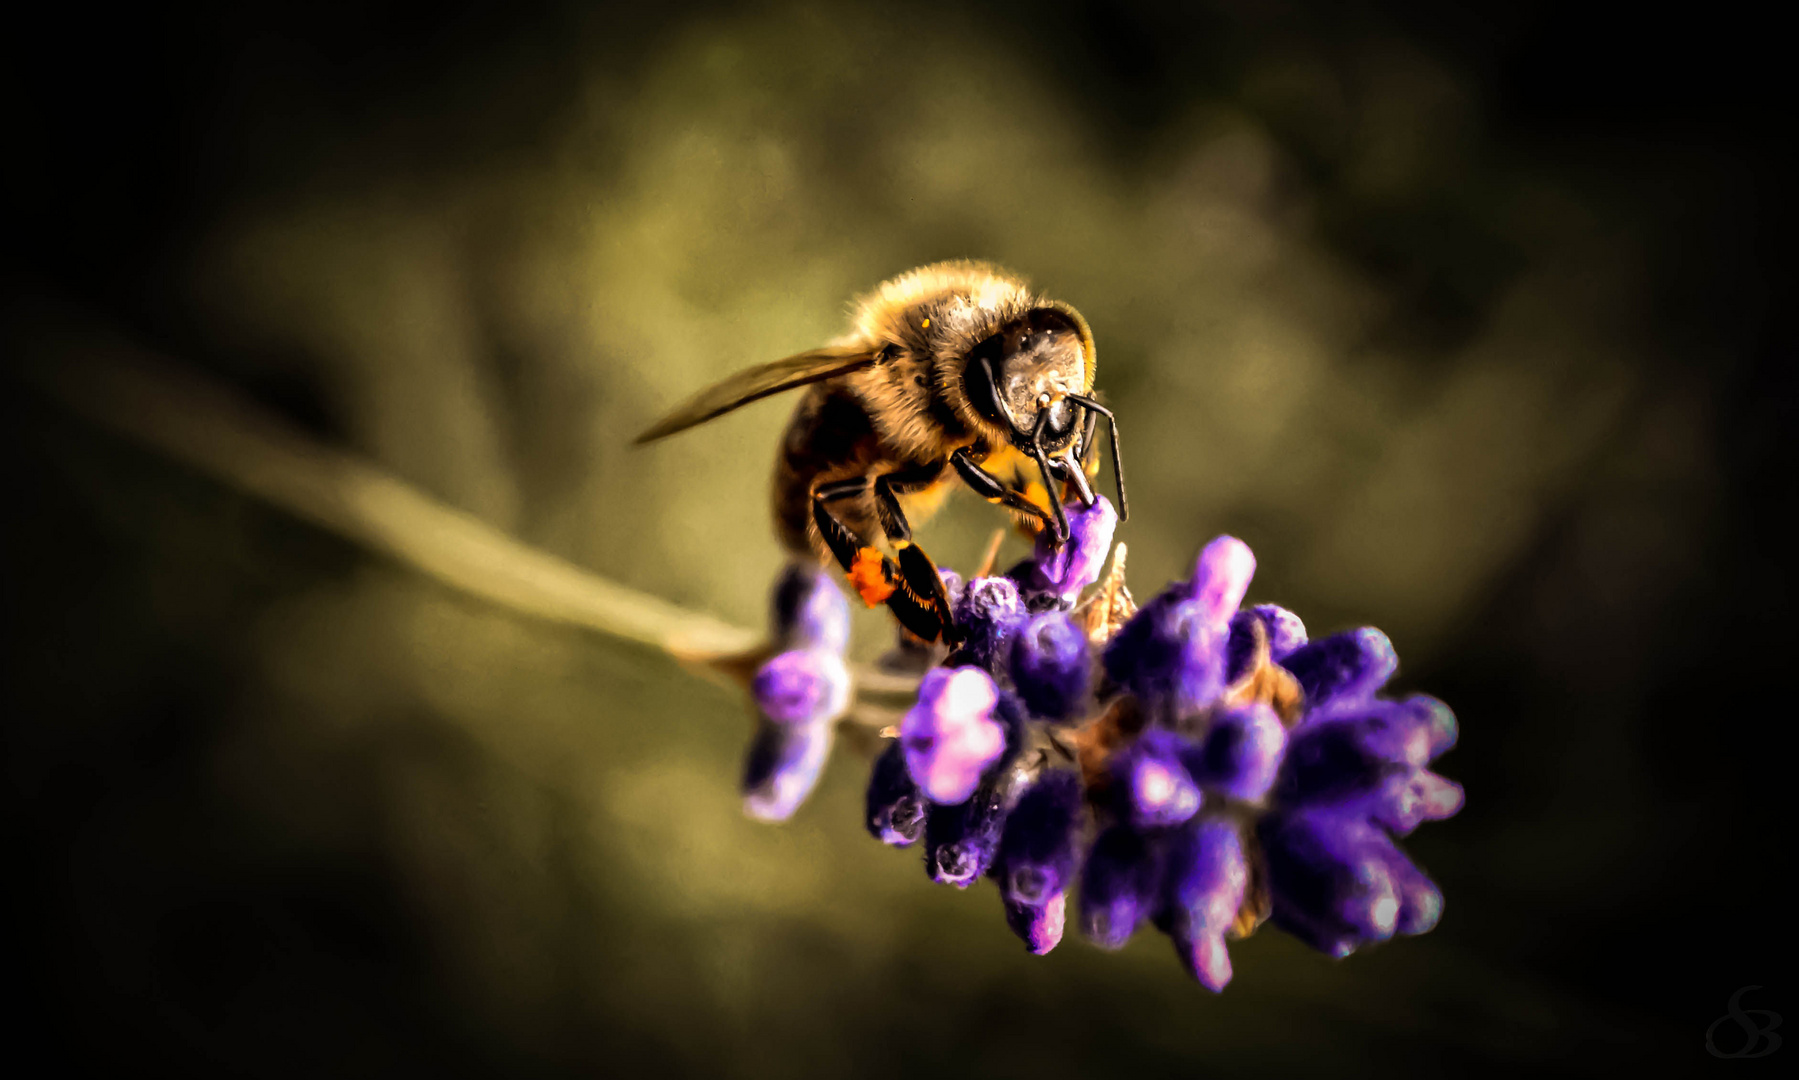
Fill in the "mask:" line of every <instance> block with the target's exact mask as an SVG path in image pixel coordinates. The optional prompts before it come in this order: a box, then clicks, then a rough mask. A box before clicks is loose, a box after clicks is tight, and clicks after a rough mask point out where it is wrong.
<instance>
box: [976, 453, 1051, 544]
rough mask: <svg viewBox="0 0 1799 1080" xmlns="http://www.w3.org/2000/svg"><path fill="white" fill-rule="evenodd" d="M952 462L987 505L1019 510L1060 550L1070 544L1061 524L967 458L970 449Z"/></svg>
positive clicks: (1041, 508)
mask: <svg viewBox="0 0 1799 1080" xmlns="http://www.w3.org/2000/svg"><path fill="white" fill-rule="evenodd" d="M949 460H950V464H952V465H954V466H955V467H956V472H957V473H958V474H960V475H961V477H962V482H963V483H965V484H967V485H968V486H969V487H971V488H973V489H974V492H975V494H977V495H979V496H981V497H982V498H983V499H986V500H987V501H988V502H991V503H998V504H1000V505H1001V506H1004V507H1006V508H1007V509H1009V510H1017V511H1019V512H1020V513H1025V514H1029V515H1031V516H1032V517H1034V518H1036V519H1037V521H1038V522H1039V523H1040V524H1041V526H1042V527H1043V528H1045V529H1048V530H1049V535H1050V536H1051V538H1053V539H1054V540H1055V542H1056V546H1057V547H1060V546H1062V545H1063V544H1065V543H1067V542H1068V532H1067V530H1066V529H1065V528H1064V527H1063V526H1062V523H1061V522H1059V521H1057V520H1056V519H1055V518H1054V517H1052V516H1050V513H1049V511H1047V510H1045V509H1044V508H1043V507H1041V506H1038V505H1037V504H1036V503H1034V502H1032V501H1031V500H1029V499H1027V498H1025V497H1024V496H1023V495H1021V494H1019V493H1018V492H1016V491H1013V490H1012V489H1011V488H1009V487H1007V486H1006V485H1005V483H1004V482H1003V481H1001V480H1000V478H999V477H997V476H995V475H993V474H992V473H990V472H988V471H987V470H986V469H983V468H981V466H980V465H979V464H978V463H977V462H976V461H975V460H974V458H972V457H969V456H968V448H967V447H963V448H962V449H960V450H957V451H956V452H955V453H953V454H951V455H950V458H949ZM1050 498H1052V499H1053V498H1055V493H1054V492H1051V493H1050Z"/></svg>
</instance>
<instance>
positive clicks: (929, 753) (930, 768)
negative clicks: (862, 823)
mask: <svg viewBox="0 0 1799 1080" xmlns="http://www.w3.org/2000/svg"><path fill="white" fill-rule="evenodd" d="M998 702H999V689H998V687H996V686H995V685H994V683H993V678H992V677H991V676H990V675H988V674H987V673H986V672H985V671H982V670H981V669H980V668H977V667H959V668H954V669H948V668H933V669H932V670H931V671H930V672H928V673H927V674H926V675H925V677H924V681H923V682H922V683H920V684H919V687H918V704H916V705H914V706H912V708H911V710H910V711H909V712H907V713H906V715H905V717H904V718H903V719H902V720H901V721H900V745H901V746H902V747H904V748H905V749H904V752H905V755H906V771H907V772H909V773H911V774H912V780H913V781H914V782H915V783H916V784H918V787H919V790H921V791H923V792H924V793H925V796H926V797H927V798H929V799H930V800H931V801H932V802H936V803H942V804H945V805H954V804H956V803H960V802H965V801H967V799H968V797H969V796H970V795H972V794H974V789H975V785H976V784H978V783H979V782H980V779H981V773H982V772H983V771H985V770H986V768H987V766H989V765H991V764H993V762H995V761H996V760H998V759H999V756H1000V754H1001V753H1002V752H1003V751H1004V750H1005V748H1006V731H1005V728H1004V727H1003V726H1001V725H1000V724H999V723H998V722H997V721H995V720H994V719H993V710H994V706H995V705H996V704H998Z"/></svg>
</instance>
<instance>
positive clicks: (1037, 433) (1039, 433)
mask: <svg viewBox="0 0 1799 1080" xmlns="http://www.w3.org/2000/svg"><path fill="white" fill-rule="evenodd" d="M1048 426H1049V410H1048V409H1044V410H1042V411H1041V412H1039V413H1038V414H1037V426H1036V427H1035V428H1033V429H1031V456H1032V457H1034V458H1036V459H1037V467H1038V468H1039V469H1041V470H1043V492H1044V494H1046V495H1048V496H1049V505H1050V506H1051V507H1052V508H1054V510H1055V511H1056V526H1057V528H1059V529H1061V530H1062V535H1061V536H1060V537H1059V538H1058V539H1060V540H1062V541H1067V539H1068V512H1067V511H1065V510H1063V509H1062V500H1061V499H1060V498H1059V497H1058V496H1057V495H1056V480H1055V475H1054V474H1053V473H1051V472H1050V471H1049V455H1048V454H1045V453H1044V452H1043V429H1044V428H1046V427H1048Z"/></svg>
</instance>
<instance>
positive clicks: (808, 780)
mask: <svg viewBox="0 0 1799 1080" xmlns="http://www.w3.org/2000/svg"><path fill="white" fill-rule="evenodd" d="M832 730H833V729H832V726H831V724H830V723H829V722H818V723H810V724H778V723H774V722H773V721H770V720H767V719H763V720H762V721H760V722H759V723H758V724H757V725H756V734H755V737H754V739H753V740H752V741H751V743H750V752H749V755H748V760H747V761H746V763H745V766H744V774H743V809H744V812H745V813H747V814H748V815H749V816H750V817H753V818H756V819H758V820H760V821H786V820H787V819H788V818H790V817H792V816H793V812H794V811H795V810H797V809H799V806H800V804H801V803H803V802H805V801H806V796H808V795H810V794H812V789H813V787H815V786H816V785H817V784H818V774H819V772H820V771H821V770H822V769H823V768H824V764H825V759H826V758H828V757H830V756H831V736H832Z"/></svg>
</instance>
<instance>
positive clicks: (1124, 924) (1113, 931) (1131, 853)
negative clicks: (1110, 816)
mask: <svg viewBox="0 0 1799 1080" xmlns="http://www.w3.org/2000/svg"><path fill="white" fill-rule="evenodd" d="M1161 890H1162V862H1161V852H1160V851H1159V850H1157V849H1156V847H1155V845H1153V844H1151V843H1150V841H1149V840H1148V839H1147V838H1145V837H1144V836H1143V835H1142V834H1141V833H1139V832H1137V830H1135V829H1133V828H1131V827H1130V826H1129V825H1125V824H1123V823H1120V824H1117V825H1113V826H1112V827H1111V828H1108V829H1107V830H1106V831H1105V832H1102V833H1100V834H1099V839H1097V840H1095V841H1094V844H1093V850H1092V852H1090V853H1089V854H1088V856H1087V864H1086V866H1085V867H1083V868H1082V871H1081V932H1082V933H1084V934H1086V935H1087V939H1088V940H1089V941H1092V942H1093V943H1094V944H1095V945H1098V946H1100V947H1101V948H1104V949H1121V948H1123V947H1124V944H1125V942H1127V941H1129V940H1130V939H1131V935H1132V934H1134V933H1136V931H1137V926H1138V924H1140V923H1141V922H1142V921H1143V920H1144V919H1147V918H1149V917H1150V916H1151V915H1153V914H1155V912H1156V909H1157V908H1158V906H1159V905H1160V901H1161Z"/></svg>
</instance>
